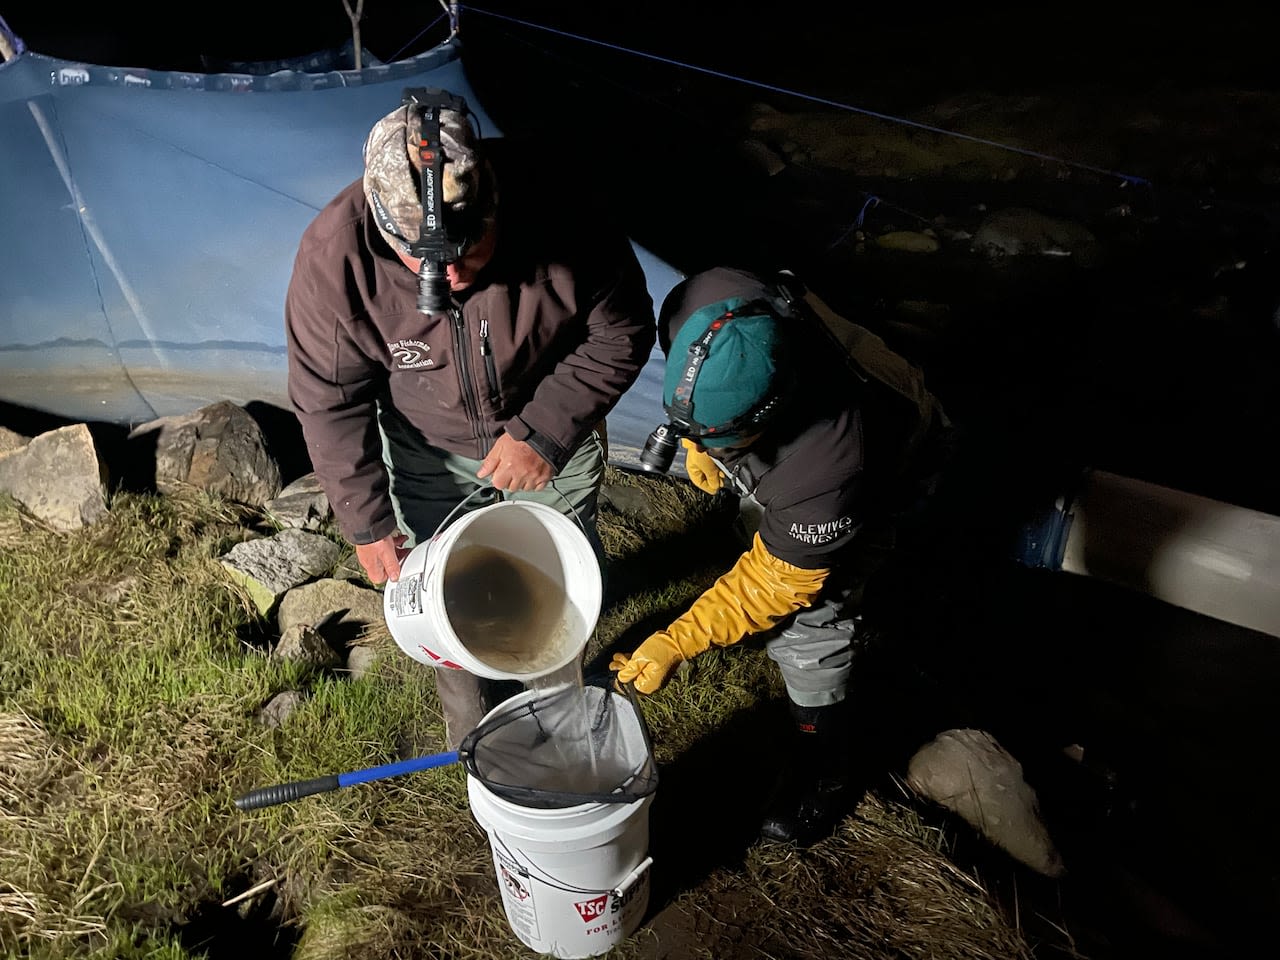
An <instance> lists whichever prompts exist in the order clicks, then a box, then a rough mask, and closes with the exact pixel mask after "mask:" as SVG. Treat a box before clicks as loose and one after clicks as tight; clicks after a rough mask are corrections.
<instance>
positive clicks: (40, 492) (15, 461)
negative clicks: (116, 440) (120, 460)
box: [0, 423, 107, 533]
mask: <svg viewBox="0 0 1280 960" xmlns="http://www.w3.org/2000/svg"><path fill="white" fill-rule="evenodd" d="M15 436H17V435H16V434H15ZM105 475H106V470H105V468H104V467H103V465H102V462H101V460H99V458H98V451H97V448H96V447H95V446H94V443H93V437H92V436H91V435H90V433H89V428H88V427H87V426H85V425H84V424H82V423H79V424H73V425H72V426H69V427H60V428H59V429H57V430H50V431H49V432H48V433H42V434H40V435H39V436H38V437H35V438H34V439H32V440H30V441H28V442H27V443H25V444H22V445H19V446H17V447H16V448H15V449H12V450H10V451H8V452H6V453H0V492H4V493H7V494H9V496H11V497H13V498H14V499H15V500H17V501H18V502H19V503H21V504H22V505H23V507H25V508H26V509H27V511H28V512H29V513H30V514H31V515H32V516H34V517H36V518H37V519H39V520H41V521H42V522H44V523H46V524H48V525H49V526H51V527H53V528H54V529H55V530H58V531H61V532H63V533H69V532H71V531H73V530H79V529H81V528H83V527H86V526H88V525H89V524H91V523H94V522H96V521H97V520H99V519H101V518H102V517H104V516H106V514H107V498H106V492H105V489H104V478H105Z"/></svg>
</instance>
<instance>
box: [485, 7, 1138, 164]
mask: <svg viewBox="0 0 1280 960" xmlns="http://www.w3.org/2000/svg"><path fill="white" fill-rule="evenodd" d="M463 9H465V10H467V11H470V12H472V13H478V14H482V15H483V16H486V17H492V18H494V19H497V20H505V21H507V22H509V23H514V24H518V25H520V26H523V27H529V28H531V29H534V30H541V31H544V32H546V33H551V34H555V35H556V36H560V37H564V38H567V39H570V40H577V41H580V42H582V43H589V44H593V45H594V46H598V47H604V48H605V49H608V50H614V51H617V52H619V53H626V54H630V55H631V56H636V57H642V58H644V59H646V60H652V61H654V62H656V63H663V64H667V65H668V66H673V67H679V68H681V69H683V70H692V71H693V72H695V73H701V74H705V75H707V76H711V77H717V78H719V79H721V80H729V81H732V82H734V83H741V84H744V85H746V86H749V87H755V88H757V89H759V90H768V91H769V92H771V93H780V94H783V95H785V96H789V97H795V98H797V99H799V100H806V101H808V102H810V103H816V104H821V105H822V106H827V107H835V108H836V109H839V110H845V111H848V112H849V113H857V114H861V115H863V116H866V117H872V118H874V119H876V120H885V121H888V122H889V123H897V124H901V125H903V126H906V127H914V128H915V129H917V130H925V131H928V132H929V133H936V134H941V135H942V136H947V137H953V138H955V139H957V140H964V141H967V142H969V143H976V144H980V145H982V146H987V147H994V148H996V149H998V150H1006V151H1008V152H1010V153H1017V154H1021V155H1022V156H1026V157H1032V158H1034V159H1037V160H1047V161H1050V162H1052V163H1058V164H1062V165H1063V166H1067V167H1074V168H1076V169H1079V170H1087V171H1089V172H1090V173H1097V174H1101V175H1103V176H1108V177H1115V178H1117V179H1119V180H1122V181H1124V182H1125V183H1129V184H1135V185H1142V186H1151V183H1150V181H1148V180H1147V179H1146V178H1144V177H1139V176H1135V175H1133V174H1128V173H1122V172H1120V171H1118V170H1110V169H1107V168H1105V167H1097V166H1093V165H1091V164H1087V163H1077V162H1073V161H1070V160H1064V159H1062V158H1061V157H1055V156H1053V155H1052V154H1048V153H1041V152H1040V151H1037V150H1027V149H1024V148H1022V147H1015V146H1012V145H1011V144H1007V143H1001V142H1000V141H998V140H988V139H986V138H984V137H975V136H972V135H971V134H967V133H957V132H956V131H954V130H947V129H945V128H943V127H935V126H932V125H931V124H927V123H920V122H919V121H916V120H908V119H906V118H904V117H895V116H893V115H892V114H888V113H879V112H877V111H875V110H867V109H865V108H862V107H856V106H854V105H852V104H848V103H842V102H840V101H839V100H831V99H828V98H826V97H818V96H814V95H813V94H808V93H802V92H800V91H798V90H790V89H788V88H786V87H780V86H777V85H775V84H771V83H763V82H761V81H759V80H751V79H749V78H747V77H741V76H737V75H735V74H731V73H725V72H724V71H721V70H713V69H711V68H709V67H700V66H698V65H697V64H692V63H685V62H684V61H681V60H673V59H671V58H669V57H662V56H659V55H657V54H653V53H646V52H645V51H643V50H635V49H632V48H630V47H624V46H621V45H619V44H616V43H609V42H608V41H605V40H596V39H595V38H593V37H586V36H582V35H581V34H576V33H569V32H568V31H565V30H559V29H556V28H555V27H548V26H545V25H543V24H540V23H533V22H532V21H529V20H521V19H519V18H518V17H511V16H507V15H505V14H500V13H494V12H493V11H490V10H484V9H481V8H480V7H474V6H471V5H470V4H466V5H465V6H464V7H463Z"/></svg>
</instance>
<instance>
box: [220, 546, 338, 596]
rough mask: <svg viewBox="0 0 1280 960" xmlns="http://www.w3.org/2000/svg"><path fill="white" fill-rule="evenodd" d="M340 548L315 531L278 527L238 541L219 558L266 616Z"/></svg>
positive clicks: (326, 566) (326, 564)
mask: <svg viewBox="0 0 1280 960" xmlns="http://www.w3.org/2000/svg"><path fill="white" fill-rule="evenodd" d="M340 552H341V551H340V550H339V549H338V545H337V544H336V543H334V542H333V541H332V540H330V539H328V538H327V537H322V536H321V535H320V534H318V533H308V532H307V531H305V530H281V531H280V532H279V533H277V534H275V535H274V536H271V537H263V538H261V539H258V540H249V541H246V542H245V543H237V544H236V545H235V546H234V547H232V548H231V549H230V550H228V551H227V552H226V553H225V554H223V555H222V556H221V557H219V558H218V561H219V562H220V563H221V564H222V565H223V566H224V567H225V568H226V569H227V571H228V572H229V573H230V574H231V576H232V578H233V579H234V580H236V581H237V582H238V583H240V584H242V585H243V586H244V587H245V589H246V590H247V591H248V592H249V596H250V598H251V599H252V600H253V602H254V605H255V606H256V607H257V608H258V611H259V612H260V613H261V614H263V615H264V616H265V615H267V614H268V613H270V611H271V610H272V609H274V608H275V605H276V604H277V603H278V602H279V601H280V598H281V597H283V596H284V595H285V593H287V592H288V591H289V590H290V589H292V588H293V587H296V586H298V585H299V584H302V583H306V582H307V581H308V580H314V579H315V578H316V577H318V576H320V575H322V574H325V573H328V572H329V571H330V570H332V569H333V565H334V564H335V563H337V561H338V555H339V553H340Z"/></svg>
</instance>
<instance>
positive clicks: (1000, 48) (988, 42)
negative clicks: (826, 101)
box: [0, 0, 1280, 96]
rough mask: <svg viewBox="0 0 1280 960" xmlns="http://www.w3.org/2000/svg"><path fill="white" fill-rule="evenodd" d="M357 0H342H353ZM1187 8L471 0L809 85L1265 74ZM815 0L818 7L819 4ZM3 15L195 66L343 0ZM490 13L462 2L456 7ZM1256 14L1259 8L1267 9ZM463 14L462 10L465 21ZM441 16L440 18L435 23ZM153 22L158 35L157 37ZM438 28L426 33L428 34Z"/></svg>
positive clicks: (384, 17)
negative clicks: (858, 79) (860, 80)
mask: <svg viewBox="0 0 1280 960" xmlns="http://www.w3.org/2000/svg"><path fill="white" fill-rule="evenodd" d="M352 2H353V3H354V0H352ZM1262 6H1263V5H1260V4H1259V5H1256V6H1254V7H1245V8H1243V9H1240V10H1233V9H1232V8H1231V7H1230V6H1228V5H1221V4H1218V5H1214V6H1213V8H1212V13H1211V15H1210V13H1208V12H1206V11H1207V9H1208V8H1207V7H1205V6H1204V5H1197V7H1198V12H1192V13H1184V12H1181V11H1179V10H1178V9H1177V7H1176V5H1171V4H1165V5H1161V6H1159V7H1155V6H1153V7H1151V8H1150V9H1143V7H1141V6H1140V5H1138V6H1135V5H1111V6H1107V5H1102V4H1068V5H1049V4H1040V5H1036V4H1021V5H1017V6H1014V5H1009V6H1007V7H1005V6H1001V5H992V4H983V5H976V4H956V5H953V6H945V5H944V8H943V9H942V10H937V11H928V12H925V8H924V7H921V6H917V5H908V4H883V5H864V4H839V5H832V4H826V5H823V4H811V5H808V6H805V5H798V4H781V5H780V4H777V3H773V4H764V3H758V2H728V0H710V2H705V0H704V2H700V3H686V4H674V5H663V4H631V5H619V4H615V3H610V2H590V3H589V2H584V0H537V2H535V0H484V2H481V3H478V4H477V7H478V8H481V9H484V10H489V11H492V12H495V13H501V14H503V15H506V16H511V17H516V18H520V19H527V20H531V21H534V22H537V23H540V24H543V25H547V26H552V27H559V28H562V29H565V30H568V31H572V32H576V33H581V34H584V35H586V36H590V37H593V38H596V39H600V40H603V41H607V42H611V43H617V44H619V45H622V46H629V47H635V48H638V49H643V50H645V51H649V52H653V53H655V54H659V55H663V56H669V57H673V58H675V59H682V60H686V61H690V62H696V63H698V64H700V65H704V66H707V67H710V68H713V69H725V70H729V71H733V72H736V73H741V74H745V75H749V76H752V77H755V78H757V79H760V80H762V81H764V82H802V83H805V85H806V89H808V90H809V91H810V92H815V93H819V92H821V90H822V89H824V88H831V87H833V86H837V85H838V86H840V87H847V86H848V85H849V84H850V82H852V80H853V78H856V77H858V76H863V77H867V78H871V77H876V78H878V83H879V85H880V86H881V87H883V86H885V83H884V81H885V79H886V78H885V76H884V75H883V71H884V70H885V69H891V68H895V67H896V69H894V72H893V73H892V75H891V79H892V84H891V86H892V87H893V91H885V92H886V94H887V95H889V96H893V94H894V93H895V92H896V93H897V94H899V95H900V94H901V93H903V92H904V91H907V92H909V91H912V90H915V89H917V88H919V90H920V93H921V94H922V95H926V94H927V93H928V92H932V93H937V92H938V90H937V88H936V87H935V88H934V89H932V90H931V91H926V89H925V86H926V85H927V84H932V85H938V84H941V85H944V86H950V87H951V88H952V89H956V88H961V87H972V86H987V87H995V88H998V87H1001V86H1005V87H1008V88H1010V89H1016V88H1019V87H1037V86H1044V85H1056V84H1064V83H1072V82H1080V81H1085V82H1101V83H1102V84H1104V85H1105V84H1116V85H1124V86H1139V87H1141V86H1148V85H1155V86H1166V85H1177V86H1197V85H1214V84H1231V85H1238V86H1250V87H1255V88H1257V87H1267V88H1272V89H1274V88H1275V87H1276V85H1277V84H1278V83H1280V71H1277V70H1276V69H1275V67H1274V57H1273V53H1274V51H1273V49H1272V44H1271V40H1272V38H1273V37H1274V35H1275V34H1274V33H1273V31H1272V29H1271V25H1272V24H1271V20H1270V17H1272V16H1274V15H1273V14H1272V15H1264V14H1262V13H1261V12H1259V9H1258V8H1261V7H1262ZM824 10H825V11H827V12H824ZM441 12H442V10H441V7H440V6H439V4H438V3H436V2H432V0H412V2H410V0H365V10H364V17H363V31H364V42H365V46H366V47H367V48H368V49H369V50H370V51H371V52H372V53H374V55H376V56H378V57H380V58H383V59H390V58H392V57H394V56H395V55H396V54H398V53H400V52H401V51H402V50H404V49H405V48H406V45H409V46H408V49H407V51H406V52H407V53H413V52H418V51H419V50H420V49H423V48H424V47H425V46H426V45H428V43H429V42H430V36H427V37H423V38H422V39H421V40H420V41H418V42H417V43H416V44H415V43H413V41H414V38H415V36H417V35H418V33H419V31H421V30H422V29H423V28H424V27H425V26H427V25H428V24H430V23H431V22H432V21H434V20H435V19H436V18H437V17H438V16H439V15H440V13H441ZM0 16H3V17H4V18H5V19H6V20H7V22H8V23H9V26H10V28H11V29H12V30H13V31H14V32H15V33H17V34H18V35H19V36H20V37H22V38H23V39H24V40H25V41H26V42H27V44H28V46H29V47H30V48H31V49H33V50H36V51H38V52H42V53H48V54H51V55H55V56H65V57H68V58H71V59H88V60H95V61H97V62H103V63H112V64H114V65H117V66H138V67H151V68H153V69H198V68H199V66H200V61H199V57H200V55H201V54H206V55H209V56H214V57H219V58H223V59H235V60H272V59H279V58H284V57H289V56H296V55H301V54H305V53H310V52H313V51H314V50H316V49H321V48H324V47H327V46H330V45H336V44H340V43H341V42H342V41H344V40H345V39H346V38H347V37H348V36H349V35H350V30H349V21H348V19H347V15H346V12H345V10H344V9H343V4H342V0H267V2H261V3H213V4H198V5H178V4H172V3H160V2H157V0H142V2H138V3H130V4H108V3H89V2H86V0H72V2H70V3H47V2H40V3H36V2H33V0H11V2H8V3H0ZM467 16H470V17H471V18H472V19H473V20H474V19H486V20H489V21H490V23H493V22H495V21H494V18H490V17H483V16H482V15H481V14H470V15H468V14H467V13H466V12H465V8H464V18H465V17H467ZM1264 17H1266V19H1264ZM466 22H467V21H466V20H465V19H464V25H465V23H466ZM438 29H439V28H437V30H438ZM157 32H159V33H161V34H162V35H163V37H164V41H163V42H160V41H159V40H158V39H156V38H155V34H156V33H157ZM437 36H438V35H437Z"/></svg>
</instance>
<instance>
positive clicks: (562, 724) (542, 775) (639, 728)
mask: <svg viewBox="0 0 1280 960" xmlns="http://www.w3.org/2000/svg"><path fill="white" fill-rule="evenodd" d="M459 753H460V754H461V756H462V759H463V762H464V763H465V765H466V768H467V771H468V773H470V774H471V776H473V777H475V778H476V779H477V780H479V781H480V782H481V783H482V784H484V786H485V787H486V788H487V789H488V790H489V791H491V792H492V793H494V794H496V795H497V796H500V797H503V798H505V799H507V800H511V801H514V802H516V803H520V804H522V805H524V806H531V807H538V808H551V807H569V806H576V805H578V804H582V803H632V802H634V801H636V800H639V799H640V798H641V797H645V796H648V795H649V794H651V793H653V791H654V790H655V789H656V788H657V785H658V772H657V764H656V763H655V761H654V759H653V750H652V747H651V745H650V742H649V733H648V730H647V729H646V727H645V723H644V718H643V717H642V716H641V713H640V709H639V706H638V704H637V703H636V700H635V695H634V693H632V692H631V691H630V689H629V688H628V689H627V691H626V692H625V693H622V692H618V691H617V690H615V689H613V687H612V675H609V676H608V677H602V678H598V679H597V680H595V681H591V682H587V683H584V684H583V686H582V687H581V688H579V687H578V686H577V685H573V684H571V685H565V686H560V687H556V688H554V689H551V690H548V691H546V692H543V693H540V694H538V695H536V696H534V697H531V698H527V699H521V700H519V702H515V703H513V704H512V705H511V706H510V707H509V708H507V709H500V710H499V711H498V712H497V713H495V714H494V715H493V716H491V717H490V718H489V719H487V720H485V721H484V722H483V723H481V724H480V726H478V727H476V728H475V729H474V730H472V731H471V733H470V734H468V735H467V737H466V739H465V740H464V741H463V743H462V746H461V748H460V750H459Z"/></svg>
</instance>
